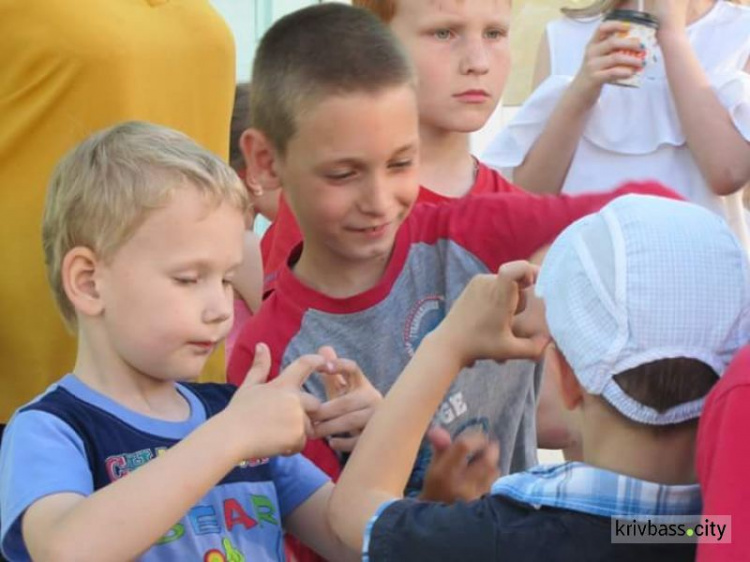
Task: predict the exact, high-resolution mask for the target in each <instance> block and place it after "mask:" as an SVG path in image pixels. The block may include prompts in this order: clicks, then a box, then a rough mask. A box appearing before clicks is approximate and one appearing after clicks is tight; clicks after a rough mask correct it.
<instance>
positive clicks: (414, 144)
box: [393, 141, 418, 156]
mask: <svg viewBox="0 0 750 562" xmlns="http://www.w3.org/2000/svg"><path fill="white" fill-rule="evenodd" d="M417 144H418V143H417V141H413V142H410V143H409V144H405V145H404V146H402V147H400V148H397V149H396V150H394V151H393V155H394V156H398V155H399V154H402V153H404V152H411V151H414V150H416V149H417Z"/></svg>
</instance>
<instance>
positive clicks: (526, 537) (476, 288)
mask: <svg viewBox="0 0 750 562" xmlns="http://www.w3.org/2000/svg"><path fill="white" fill-rule="evenodd" d="M486 277H488V278H489V280H488V279H486V278H485V279H482V278H479V279H476V280H475V281H476V282H472V284H470V285H469V287H468V288H467V290H466V292H465V294H464V295H463V296H462V298H461V299H460V300H459V303H457V305H455V306H454V309H453V310H452V311H451V313H450V314H449V315H448V317H447V318H446V320H445V321H444V322H443V323H442V324H441V325H440V326H439V327H438V328H437V329H436V330H435V331H434V332H433V334H431V335H430V336H428V338H426V339H425V341H424V342H423V344H422V345H421V346H420V348H419V350H418V352H417V354H416V356H415V357H414V359H413V361H412V363H410V365H409V366H407V368H406V370H405V371H404V373H403V374H402V376H401V377H400V378H399V380H398V381H397V383H396V385H395V386H394V387H393V388H392V389H391V391H390V393H389V394H388V396H387V398H386V399H385V401H384V402H383V403H382V405H381V406H380V408H379V410H378V411H377V412H376V414H375V416H374V417H373V418H372V420H371V421H370V423H369V425H368V426H367V428H366V429H365V432H364V434H363V435H362V436H361V438H360V441H359V445H358V447H357V450H355V452H354V454H353V456H352V457H351V459H350V460H349V463H348V464H347V466H346V468H345V470H344V473H343V475H342V477H341V479H340V481H339V483H338V485H337V488H336V490H335V492H334V494H333V495H332V498H331V503H330V506H329V518H330V522H331V525H332V526H333V529H334V531H335V532H336V533H337V534H338V536H339V537H340V538H341V539H342V540H343V541H344V542H345V543H347V544H348V545H349V546H352V547H357V548H362V552H363V554H364V555H365V559H366V560H371V561H376V560H441V561H450V560H456V561H459V560H460V561H464V560H524V561H529V560H544V561H545V562H554V561H557V560H576V561H579V560H602V561H604V560H606V561H610V560H618V561H625V560H637V561H638V562H646V561H649V560H670V561H679V560H693V559H694V556H695V544H694V543H693V544H690V543H687V542H683V543H681V544H665V543H664V542H662V543H650V544H618V543H616V542H614V541H613V538H614V533H615V528H616V527H615V524H614V523H613V518H615V517H617V518H626V519H628V520H632V519H638V520H639V521H643V520H644V518H651V519H652V520H654V519H653V518H655V517H674V516H688V515H694V516H697V515H699V514H700V512H701V497H700V489H699V486H698V484H697V483H696V477H695V473H694V468H693V466H694V450H695V434H696V428H697V418H698V416H699V415H700V412H701V408H702V405H703V400H704V398H705V396H706V394H707V393H708V391H709V389H710V388H711V387H712V386H713V384H714V383H715V382H716V380H718V377H719V376H721V374H722V373H723V371H724V370H725V368H726V365H727V364H728V363H729V361H730V359H731V357H732V356H733V355H734V354H735V353H736V351H737V350H738V349H739V348H740V347H742V346H743V345H744V344H746V343H748V341H750V274H749V272H748V264H747V262H746V257H745V255H744V253H743V250H742V248H741V246H740V244H739V243H738V241H737V240H736V239H735V237H734V236H733V235H732V233H731V232H730V230H729V228H728V227H727V226H726V224H725V223H724V222H723V221H722V220H721V219H720V218H718V217H716V216H715V215H714V214H713V213H711V212H710V211H707V210H705V209H702V208H700V207H698V206H696V205H693V204H690V203H685V202H680V201H672V200H666V199H661V198H656V197H649V196H626V197H622V198H619V199H617V200H615V201H613V202H612V203H610V204H609V205H607V206H606V207H604V208H603V209H602V210H601V211H600V212H598V213H596V214H594V215H590V216H588V217H585V218H583V219H581V220H579V221H577V222H576V223H574V224H572V225H571V226H570V227H569V228H568V229H566V230H565V231H564V232H563V233H562V234H561V235H560V237H559V238H558V239H557V240H556V241H555V243H554V244H553V245H552V247H551V248H550V251H549V253H548V255H547V258H546V260H545V262H544V265H543V267H542V270H541V273H540V274H539V279H538V283H537V285H536V292H537V294H538V295H539V296H541V297H542V299H543V300H544V302H545V305H546V311H545V314H546V320H547V325H548V328H549V335H550V336H551V338H552V339H553V341H554V346H555V350H554V352H553V353H552V355H554V357H555V359H554V360H553V361H554V363H555V369H554V370H555V371H556V372H557V373H558V374H559V378H560V388H561V393H562V396H563V402H564V403H565V405H566V406H567V407H568V408H570V409H577V410H579V413H580V418H581V420H582V436H583V455H584V462H580V463H564V464H560V465H549V466H540V467H536V468H532V469H530V470H528V471H526V472H522V473H518V474H514V475H510V476H506V477H503V478H500V479H499V480H498V481H497V482H496V483H495V485H494V486H493V489H492V493H491V494H489V495H487V496H485V497H483V498H482V499H480V500H477V501H475V502H471V503H459V504H455V505H450V506H449V505H444V504H437V503H429V502H420V501H417V500H411V499H401V496H400V490H402V489H403V484H404V483H405V482H406V478H407V477H408V474H409V469H410V467H411V463H412V461H413V459H414V455H415V454H416V451H417V447H418V445H419V439H420V437H421V435H422V434H423V433H424V429H425V428H426V426H427V425H428V424H429V421H430V418H431V416H432V413H433V412H434V408H435V407H436V406H437V405H438V404H439V402H440V400H441V398H442V396H443V395H444V394H445V392H446V391H447V390H448V388H449V387H450V385H451V382H452V380H453V378H454V377H455V375H456V374H457V373H458V371H459V370H460V367H461V366H463V365H465V364H469V363H471V362H472V361H474V360H476V359H478V358H486V357H490V358H493V359H496V360H502V359H505V358H508V357H514V356H515V354H518V353H527V354H528V353H529V352H530V351H531V349H532V348H535V349H536V348H539V349H541V345H540V342H539V337H538V336H534V337H532V338H531V340H524V339H521V340H520V341H521V342H523V344H524V345H523V346H522V345H521V344H520V343H519V339H518V337H517V336H516V335H515V334H521V333H524V330H528V324H524V323H523V322H518V320H519V319H520V318H521V317H516V324H515V325H514V328H513V329H511V324H510V321H511V320H510V318H511V316H512V315H513V313H514V312H516V311H517V309H518V306H517V304H518V299H519V295H521V293H520V291H519V290H518V286H523V285H524V284H528V283H529V282H530V281H531V280H532V278H533V277H534V270H533V269H532V266H530V265H528V264H525V263H523V262H521V263H519V262H516V263H513V264H507V265H506V266H504V267H503V268H502V269H501V271H500V274H499V275H498V276H497V277H493V276H486ZM514 281H515V282H516V283H518V285H514ZM459 304H460V306H459ZM526 333H527V332H526ZM396 432H398V435H399V439H393V438H392V437H393V435H395V434H396ZM654 522H657V520H654ZM674 529H675V532H676V533H677V534H679V533H680V528H679V527H674ZM685 530H686V529H685V527H684V526H683V527H682V534H683V535H685ZM683 538H684V537H683Z"/></svg>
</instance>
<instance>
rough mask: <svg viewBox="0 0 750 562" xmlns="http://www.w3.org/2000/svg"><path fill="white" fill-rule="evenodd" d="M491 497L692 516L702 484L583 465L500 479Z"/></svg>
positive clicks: (619, 512) (601, 511)
mask: <svg viewBox="0 0 750 562" xmlns="http://www.w3.org/2000/svg"><path fill="white" fill-rule="evenodd" d="M492 494H495V495H500V496H505V497H508V498H510V499H513V500H515V501H518V502H522V503H527V504H531V505H533V506H534V507H536V508H537V509H539V508H541V507H542V506H545V507H555V508H560V509H569V510H572V511H579V512H583V513H589V514H591V515H600V516H603V517H612V516H634V515H694V514H696V513H700V512H701V507H702V505H701V493H700V487H699V485H698V484H690V485H684V486H668V485H664V484H657V483H655V482H647V481H645V480H639V479H637V478H632V477H630V476H626V475H624V474H618V473H616V472H610V471H609V470H604V469H601V468H597V467H594V466H590V465H587V464H584V463H580V462H571V463H564V464H555V465H540V466H536V467H534V468H531V469H529V470H527V471H525V472H519V473H517V474H512V475H510V476H505V477H503V478H500V479H499V480H497V482H495V484H494V485H493V486H492Z"/></svg>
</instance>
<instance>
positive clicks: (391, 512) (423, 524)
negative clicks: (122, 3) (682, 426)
mask: <svg viewBox="0 0 750 562" xmlns="http://www.w3.org/2000/svg"><path fill="white" fill-rule="evenodd" d="M519 506H524V507H519ZM543 506H544V507H549V508H552V509H551V510H542V509H541V508H542V507H543ZM529 511H531V512H536V513H537V514H538V516H529V515H528V513H529ZM576 512H577V513H578V514H579V515H578V516H577V517H576V516H571V515H570V514H571V513H576ZM700 512H701V496H700V489H699V487H698V485H697V484H693V485H687V486H667V485H663V484H656V483H654V482H647V481H645V480H639V479H637V478H632V477H629V476H625V475H622V474H617V473H615V472H611V471H609V470H604V469H601V468H596V467H593V466H590V465H587V464H583V463H565V464H558V465H545V466H537V467H535V468H532V469H529V470H527V471H525V472H521V473H518V474H512V475H510V476H505V477H503V478H500V479H499V480H497V482H495V484H494V486H493V487H492V493H491V494H490V495H488V496H485V497H484V498H482V499H480V500H477V501H475V502H469V503H462V502H458V503H456V504H453V505H451V506H446V505H444V504H437V503H429V502H418V501H415V500H413V499H404V500H393V501H388V502H385V503H383V505H381V506H380V507H379V509H378V510H377V512H376V513H375V515H374V516H373V517H372V519H371V520H370V521H369V524H368V526H367V529H366V531H365V535H364V541H363V549H362V555H363V556H362V560H364V561H365V562H367V561H368V560H370V559H371V557H372V558H373V559H376V560H423V559H432V560H435V559H438V560H443V559H445V560H468V559H473V560H495V559H503V560H504V559H508V560H521V559H523V560H534V561H546V560H578V559H591V556H590V555H591V552H592V551H596V552H597V553H599V551H600V550H601V553H600V554H601V556H599V555H598V554H597V556H598V557H595V558H594V559H597V560H602V559H607V558H606V557H607V556H614V555H615V554H616V553H617V552H618V551H616V550H615V549H616V548H617V547H618V546H620V545H613V544H612V542H611V538H610V529H609V526H604V527H602V525H601V523H598V526H597V523H596V522H594V521H592V519H591V518H590V517H589V516H595V517H603V518H608V517H614V516H619V517H639V516H660V517H669V516H684V515H697V514H699V513H700ZM565 513H567V514H568V515H562V514H565ZM561 517H565V518H566V519H565V520H566V524H565V525H560V523H559V521H560V520H561V519H560V518H561ZM536 529H540V530H541V532H542V533H544V532H549V533H550V536H551V538H550V542H549V544H547V545H545V544H540V543H538V542H537V541H536V539H535V538H533V536H535V532H536ZM530 531H531V532H530ZM582 532H583V533H593V534H591V535H590V536H589V543H587V544H588V547H589V549H588V551H587V552H586V553H584V552H582V551H581V550H580V549H581V545H580V544H579V543H577V542H576V541H575V540H573V538H575V536H576V533H582ZM530 537H531V538H530ZM579 538H580V537H579ZM373 540H375V542H374V543H373V542H372V541H373ZM529 541H533V544H529ZM501 543H502V544H501ZM592 549H593V550H592ZM583 550H584V551H585V550H586V548H583ZM626 550H627V549H626ZM468 551H470V552H471V555H468V554H467V552H468ZM530 551H533V552H530ZM619 552H620V554H622V555H623V556H624V558H618V559H623V560H626V559H627V560H639V561H641V562H649V561H654V560H680V561H686V560H694V558H695V546H694V545H650V546H649V547H648V548H646V547H644V548H643V549H641V550H639V551H638V552H635V551H628V552H625V553H623V552H624V551H619ZM501 553H502V556H501ZM523 553H529V556H527V557H525V558H524V557H523V556H525V555H524V554H523ZM584 554H587V555H588V558H586V556H583V555H584ZM581 556H583V558H581Z"/></svg>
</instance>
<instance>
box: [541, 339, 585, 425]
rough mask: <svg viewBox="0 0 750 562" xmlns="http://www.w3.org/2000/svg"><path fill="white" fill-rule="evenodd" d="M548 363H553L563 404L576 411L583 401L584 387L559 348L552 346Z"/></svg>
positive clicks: (548, 355) (552, 367)
mask: <svg viewBox="0 0 750 562" xmlns="http://www.w3.org/2000/svg"><path fill="white" fill-rule="evenodd" d="M547 361H549V362H550V363H551V365H550V367H551V369H552V371H553V372H554V373H555V374H556V375H557V379H558V381H559V383H560V396H561V397H562V403H563V404H564V405H565V407H566V408H567V409H568V410H575V409H576V408H577V407H579V406H580V405H581V402H582V401H583V393H584V391H583V387H582V386H581V383H579V382H578V379H577V378H576V375H575V373H574V372H573V369H571V367H570V365H569V364H568V361H567V360H566V359H565V357H564V356H563V354H562V353H560V350H559V349H557V346H556V345H554V344H552V345H550V351H549V353H548V354H547Z"/></svg>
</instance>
